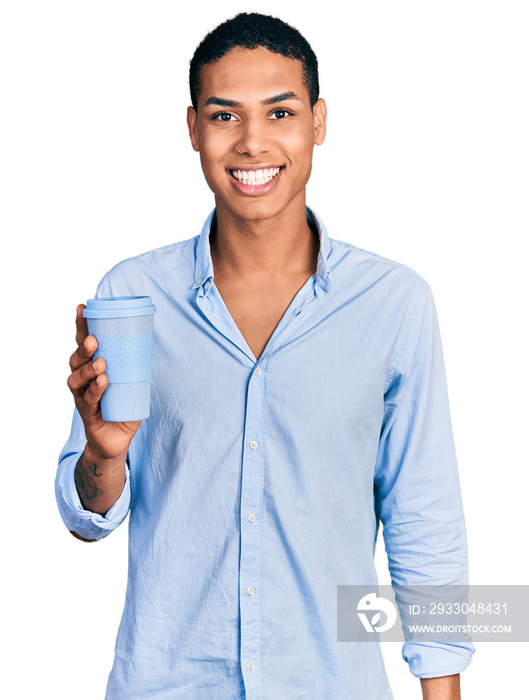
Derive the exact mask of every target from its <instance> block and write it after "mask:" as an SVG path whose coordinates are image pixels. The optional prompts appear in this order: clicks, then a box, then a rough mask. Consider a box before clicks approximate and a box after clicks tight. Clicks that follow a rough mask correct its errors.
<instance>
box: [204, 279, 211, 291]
mask: <svg viewBox="0 0 529 700" xmlns="http://www.w3.org/2000/svg"><path fill="white" fill-rule="evenodd" d="M210 286H211V282H210V281H209V280H208V281H207V282H206V284H205V285H204V287H205V289H209V288H210Z"/></svg>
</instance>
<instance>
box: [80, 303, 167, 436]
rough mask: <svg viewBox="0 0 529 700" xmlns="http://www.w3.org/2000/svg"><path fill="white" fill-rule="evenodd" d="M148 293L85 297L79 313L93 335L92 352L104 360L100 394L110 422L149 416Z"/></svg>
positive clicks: (150, 348) (151, 309)
mask: <svg viewBox="0 0 529 700" xmlns="http://www.w3.org/2000/svg"><path fill="white" fill-rule="evenodd" d="M154 313H156V309H155V307H154V306H153V305H152V302H151V297H106V298H101V299H89V300H88V301H87V302H86V309H84V311H83V316H84V317H85V318H86V322H87V324H88V333H89V334H90V335H93V336H95V338H96V340H97V343H98V348H97V351H96V352H95V354H94V359H95V358H96V357H103V358H104V359H105V361H106V363H107V368H106V371H105V374H106V375H107V377H108V386H107V388H106V389H105V391H104V393H103V396H102V397H101V413H102V415H103V419H104V420H106V421H110V422H121V421H132V420H143V419H144V418H148V417H149V411H150V400H151V378H152V351H153V314H154Z"/></svg>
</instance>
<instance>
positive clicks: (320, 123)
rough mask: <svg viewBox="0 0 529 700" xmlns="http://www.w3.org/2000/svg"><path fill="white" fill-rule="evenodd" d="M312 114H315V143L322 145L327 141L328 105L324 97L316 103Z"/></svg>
mask: <svg viewBox="0 0 529 700" xmlns="http://www.w3.org/2000/svg"><path fill="white" fill-rule="evenodd" d="M312 114H313V116H314V143H315V144H316V145H317V146H321V144H322V143H323V142H324V141H325V134H326V131H327V105H326V104H325V100H324V99H323V98H322V97H320V99H319V100H317V101H316V102H315V103H314V107H313V108H312Z"/></svg>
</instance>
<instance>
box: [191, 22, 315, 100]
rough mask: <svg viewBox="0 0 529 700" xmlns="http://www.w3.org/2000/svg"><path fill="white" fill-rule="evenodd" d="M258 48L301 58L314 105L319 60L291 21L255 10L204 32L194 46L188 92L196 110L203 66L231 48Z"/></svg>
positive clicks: (305, 81)
mask: <svg viewBox="0 0 529 700" xmlns="http://www.w3.org/2000/svg"><path fill="white" fill-rule="evenodd" d="M260 47H264V48H266V49H268V50H269V51H273V52H274V53H279V54H281V55H282V56H286V58H294V59H297V60H298V61H301V65H302V68H303V81H304V83H305V86H306V88H307V90H308V93H309V99H310V105H311V107H314V103H315V102H316V100H317V99H318V97H319V93H320V85H319V80H318V59H317V58H316V54H315V53H314V51H313V50H312V48H311V46H310V44H309V42H308V41H307V40H306V39H305V37H303V36H302V35H301V34H300V32H299V31H298V30H297V29H296V28H295V27H292V26H291V25H290V24H287V23H286V22H283V20H281V19H278V18H277V17H271V16H270V15H261V14H259V13H257V12H250V13H247V12H241V13H240V14H238V15H236V16H235V17H232V18H231V19H228V20H226V21H225V22H223V23H222V24H219V26H218V27H216V28H215V29H213V30H212V31H211V32H210V33H209V34H207V35H206V36H205V37H204V38H203V39H202V41H201V42H200V44H199V45H198V46H197V48H196V51H195V53H194V55H193V58H192V59H191V62H190V66H189V91H190V93H191V102H192V104H193V107H194V108H195V109H196V108H197V105H198V97H199V95H200V78H201V73H202V68H203V67H204V66H206V65H208V64H210V63H215V62H216V61H218V60H219V59H221V58H222V57H223V56H224V55H225V54H227V53H228V51H231V50H232V49H234V48H243V49H258V48H260Z"/></svg>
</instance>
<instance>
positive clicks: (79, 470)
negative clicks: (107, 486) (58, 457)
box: [74, 455, 103, 503]
mask: <svg viewBox="0 0 529 700" xmlns="http://www.w3.org/2000/svg"><path fill="white" fill-rule="evenodd" d="M86 466H87V465H85V464H84V462H83V456H82V455H81V457H80V458H79V461H78V462H77V466H76V467H75V472H74V480H75V486H76V487H77V492H78V494H79V498H80V499H81V502H83V503H90V502H91V501H93V500H95V499H96V498H99V497H100V496H102V495H103V491H102V490H101V489H100V488H99V486H98V485H97V484H96V482H95V481H94V480H93V479H91V478H90V477H89V475H88V474H87V472H86ZM88 470H89V471H90V472H91V473H92V474H93V475H94V476H96V477H97V476H103V474H102V473H101V472H100V473H98V471H97V464H96V463H95V462H94V463H93V464H89V465H88Z"/></svg>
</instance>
